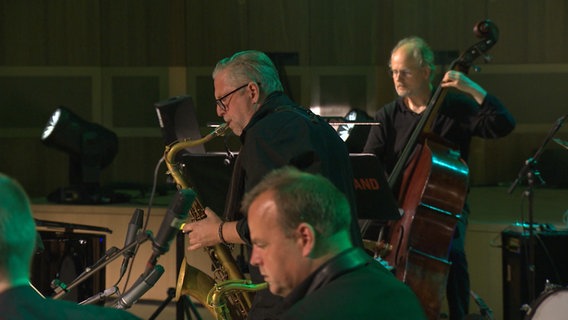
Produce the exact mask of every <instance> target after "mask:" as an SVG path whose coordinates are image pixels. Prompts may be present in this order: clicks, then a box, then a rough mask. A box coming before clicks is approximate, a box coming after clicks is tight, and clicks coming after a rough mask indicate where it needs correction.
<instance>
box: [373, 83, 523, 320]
mask: <svg viewBox="0 0 568 320" xmlns="http://www.w3.org/2000/svg"><path fill="white" fill-rule="evenodd" d="M421 117H422V114H416V113H414V112H412V111H411V110H410V109H409V108H408V107H407V106H406V105H404V100H403V98H398V99H396V100H394V101H392V102H391V103H389V104H387V105H385V106H384V107H383V108H381V109H379V110H378V111H377V113H376V115H375V121H378V122H380V123H381V125H379V126H374V127H372V128H371V131H370V133H369V137H368V139H367V143H366V144H365V148H364V152H371V153H374V154H376V155H377V156H378V157H379V158H380V159H381V160H382V161H383V162H384V164H385V170H386V171H387V173H389V174H390V172H391V171H392V170H393V168H394V166H395V165H396V163H397V161H398V159H399V157H400V156H401V153H402V151H403V149H404V147H405V145H406V144H407V142H408V140H409V138H410V136H411V134H412V132H413V130H414V128H415V127H416V125H417V124H418V122H419V121H420V118H421ZM514 128H515V120H514V118H513V116H512V115H511V114H510V113H509V111H507V109H506V108H505V107H504V106H503V104H502V103H501V102H500V101H499V100H498V99H497V98H496V97H494V96H492V95H487V96H486V97H485V100H484V101H483V103H482V104H481V106H480V105H478V104H477V102H476V101H475V100H473V99H472V98H471V97H470V96H468V95H465V94H463V93H456V92H448V93H447V96H446V97H445V99H444V101H443V102H442V105H441V106H440V110H439V113H438V116H437V118H436V120H435V122H434V128H433V133H434V134H436V135H438V136H439V137H441V138H443V139H445V140H447V141H448V142H450V143H451V144H453V146H454V147H455V148H457V149H458V150H459V151H460V153H461V157H462V159H464V160H465V161H466V162H467V160H468V157H469V147H470V144H471V138H472V137H473V136H477V137H481V138H499V137H503V136H506V135H507V134H509V133H510V132H511V131H512V130H513V129H514ZM468 216H469V209H468V208H467V201H466V206H465V208H464V209H463V211H462V213H461V218H460V220H459V221H458V223H457V225H456V231H455V235H454V239H453V241H452V245H451V249H450V256H449V260H450V261H451V262H452V265H451V267H450V273H449V275H448V286H447V294H446V296H447V298H448V305H449V308H450V319H460V320H461V319H463V317H464V316H465V315H466V314H467V312H468V308H469V274H468V271H467V260H466V256H465V247H464V244H465V230H466V226H467V221H468Z"/></svg>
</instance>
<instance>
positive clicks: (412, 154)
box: [380, 20, 498, 319]
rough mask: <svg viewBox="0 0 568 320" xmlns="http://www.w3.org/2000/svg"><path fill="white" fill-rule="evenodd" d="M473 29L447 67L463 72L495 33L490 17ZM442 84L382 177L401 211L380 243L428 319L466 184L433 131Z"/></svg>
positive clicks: (461, 165) (465, 173)
mask: <svg viewBox="0 0 568 320" xmlns="http://www.w3.org/2000/svg"><path fill="white" fill-rule="evenodd" d="M474 33H475V35H476V36H477V37H479V38H482V40H481V41H479V42H477V43H475V44H474V45H473V46H471V47H470V48H469V49H467V50H466V51H464V52H463V53H462V54H461V55H460V56H459V57H458V58H457V59H456V60H454V61H453V62H452V63H451V65H450V70H458V71H461V72H463V73H467V71H468V69H469V68H470V67H471V66H472V63H473V61H474V60H475V59H477V58H478V57H480V56H484V57H486V52H487V51H488V50H489V49H490V48H491V47H492V46H493V45H494V44H495V43H496V41H497V38H498V29H497V27H496V26H495V24H494V23H493V22H491V21H490V20H484V21H481V22H479V23H477V24H476V25H475V26H474ZM447 90H448V89H447V88H443V87H442V86H441V85H439V86H438V87H437V88H436V91H435V92H434V94H433V95H432V98H431V99H430V101H429V103H428V106H427V108H426V110H425V111H424V113H423V115H422V118H421V119H420V121H419V123H418V124H417V126H416V128H415V129H414V131H413V132H412V135H411V136H410V139H409V141H408V142H407V144H406V146H405V148H404V149H403V152H402V154H401V156H400V159H399V160H398V161H397V163H396V165H395V167H394V169H393V170H392V172H391V174H390V175H389V178H388V183H389V185H390V187H391V189H392V190H399V194H398V201H399V206H400V208H401V209H402V210H403V212H404V213H403V215H402V217H401V218H400V219H399V220H396V221H394V222H390V223H389V224H388V225H387V226H388V232H387V233H386V238H387V241H388V243H386V244H383V245H382V246H381V247H382V248H383V249H380V250H381V251H382V254H381V257H382V258H383V259H384V260H385V261H386V262H387V263H388V264H389V265H390V266H391V267H393V268H394V272H395V275H396V277H397V278H398V279H400V280H401V281H403V282H405V283H406V284H407V285H408V286H409V287H410V288H411V289H412V290H413V291H414V293H415V294H416V295H417V297H418V299H419V300H420V303H421V304H422V307H423V308H424V311H425V313H426V315H427V317H428V318H429V319H438V317H439V313H440V309H441V303H442V300H443V298H444V297H445V290H446V283H447V277H448V273H449V269H450V265H451V263H450V262H449V261H448V258H449V253H450V248H451V242H452V239H453V236H454V231H455V227H456V224H457V222H458V219H459V218H460V214H461V212H462V210H463V208H464V205H465V201H466V196H467V192H468V185H469V182H468V180H469V169H468V166H467V164H466V163H465V161H464V160H463V159H462V158H461V157H460V152H459V150H456V148H455V147H454V146H453V145H451V144H450V143H448V142H447V141H444V140H443V139H442V138H441V137H439V136H437V135H436V134H434V132H433V126H434V123H435V120H436V117H437V115H438V111H439V109H440V106H441V105H442V102H443V100H444V98H445V95H446V93H447ZM381 242H384V240H381ZM384 248H388V249H387V250H384ZM385 252H386V253H385Z"/></svg>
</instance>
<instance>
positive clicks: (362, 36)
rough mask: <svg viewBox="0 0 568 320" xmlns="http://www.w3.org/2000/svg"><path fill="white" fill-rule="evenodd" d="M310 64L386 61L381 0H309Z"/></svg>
mask: <svg viewBox="0 0 568 320" xmlns="http://www.w3.org/2000/svg"><path fill="white" fill-rule="evenodd" d="M309 4H310V7H309V21H310V24H309V41H310V47H309V62H308V64H309V65H312V66H350V65H351V66H352V65H373V64H376V63H377V60H378V61H382V59H383V57H379V56H378V53H379V52H382V50H379V48H378V46H379V44H380V42H379V41H378V40H379V39H380V38H381V31H382V30H380V29H379V25H380V21H379V19H378V18H377V17H378V14H379V12H380V11H381V9H380V2H378V1H349V2H348V1H340V0H333V1H329V0H314V1H309Z"/></svg>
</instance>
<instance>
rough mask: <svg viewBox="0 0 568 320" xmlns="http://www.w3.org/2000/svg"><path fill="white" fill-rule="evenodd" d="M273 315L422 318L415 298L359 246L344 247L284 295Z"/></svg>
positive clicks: (285, 316)
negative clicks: (343, 249) (276, 313)
mask: <svg viewBox="0 0 568 320" xmlns="http://www.w3.org/2000/svg"><path fill="white" fill-rule="evenodd" d="M280 313H281V314H280V315H279V316H277V317H276V318H277V319H280V320H284V319H310V320H315V319H385V320H388V319H397V320H398V319H412V320H419V319H425V315H424V311H423V310H422V307H421V306H420V303H419V302H418V299H417V298H416V296H415V295H414V293H413V292H412V290H410V288H409V287H407V286H406V285H404V284H403V283H402V282H400V281H399V280H398V279H396V278H395V277H394V276H393V275H392V274H391V273H390V272H389V271H388V270H387V269H386V268H385V267H383V266H382V265H381V264H380V263H379V262H377V261H375V260H373V259H372V258H371V257H370V256H369V255H368V254H367V253H366V252H365V251H363V250H362V249H360V248H351V249H348V250H346V251H344V252H342V253H341V254H339V255H337V256H336V257H334V258H332V259H331V260H329V261H328V262H326V263H325V264H324V265H322V266H321V267H320V268H319V269H318V270H316V271H315V272H314V273H313V274H311V275H310V276H309V277H308V278H307V279H306V280H304V281H303V282H302V283H301V284H300V285H299V286H298V287H296V288H295V289H294V290H292V292H291V293H290V294H289V295H288V296H286V297H285V298H284V301H283V303H282V305H281V306H280Z"/></svg>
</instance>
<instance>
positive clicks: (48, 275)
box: [31, 231, 106, 302]
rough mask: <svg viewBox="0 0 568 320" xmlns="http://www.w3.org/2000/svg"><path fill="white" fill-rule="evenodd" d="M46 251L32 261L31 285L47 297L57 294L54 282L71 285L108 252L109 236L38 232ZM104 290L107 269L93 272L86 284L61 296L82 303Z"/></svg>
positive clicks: (84, 282) (37, 254)
mask: <svg viewBox="0 0 568 320" xmlns="http://www.w3.org/2000/svg"><path fill="white" fill-rule="evenodd" d="M38 233H39V235H40V237H41V242H42V243H43V250H41V251H39V252H37V253H36V254H35V255H34V257H33V261H32V270H31V283H32V284H33V285H34V287H36V289H38V290H39V291H40V292H41V293H42V294H43V295H44V296H46V297H49V296H52V295H53V294H54V290H53V289H52V288H51V282H52V281H53V280H54V279H59V280H60V281H62V282H63V283H65V284H66V285H69V284H70V283H71V282H72V281H73V280H74V279H75V278H76V277H77V276H79V275H80V274H81V273H82V272H83V271H85V269H86V268H87V267H90V266H92V265H93V264H94V263H95V262H97V261H98V260H99V259H100V258H101V257H102V256H103V255H104V253H105V247H106V236H105V235H102V234H89V233H75V232H55V231H38ZM104 289H105V270H104V268H102V269H101V270H99V271H97V272H94V273H93V274H92V275H91V276H90V277H88V278H87V279H86V280H85V281H83V282H82V283H81V284H79V285H78V286H77V287H75V288H74V289H72V290H70V291H69V292H68V293H67V294H66V295H64V296H63V297H62V299H64V300H70V301H74V302H81V301H83V300H85V299H87V298H89V297H91V296H93V295H95V294H97V293H99V292H101V291H103V290H104Z"/></svg>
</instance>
